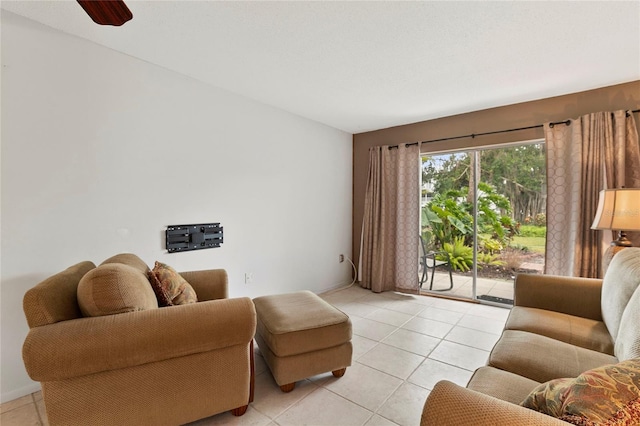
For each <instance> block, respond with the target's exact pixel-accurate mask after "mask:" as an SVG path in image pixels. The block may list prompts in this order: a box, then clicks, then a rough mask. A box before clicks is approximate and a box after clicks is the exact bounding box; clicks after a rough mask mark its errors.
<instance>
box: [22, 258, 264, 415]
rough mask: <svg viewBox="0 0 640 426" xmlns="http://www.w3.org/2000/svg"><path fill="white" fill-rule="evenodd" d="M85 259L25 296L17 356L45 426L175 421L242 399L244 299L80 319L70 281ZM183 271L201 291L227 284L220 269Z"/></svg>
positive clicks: (246, 394) (248, 325) (251, 318)
mask: <svg viewBox="0 0 640 426" xmlns="http://www.w3.org/2000/svg"><path fill="white" fill-rule="evenodd" d="M126 257H129V256H126ZM116 263H117V262H116ZM108 265H111V263H107V264H105V266H108ZM123 266H126V265H123ZM93 267H94V266H93V264H92V263H91V262H83V263H80V264H78V265H75V266H73V267H71V268H69V269H67V270H66V271H63V272H61V273H58V274H56V275H54V276H52V277H50V278H48V279H47V280H45V281H43V282H42V283H40V284H38V285H37V286H36V287H34V288H33V289H31V290H29V291H28V292H27V294H26V295H25V299H24V306H25V315H26V316H27V321H28V323H29V325H30V326H31V329H30V330H29V333H28V335H27V338H26V340H25V343H24V345H23V348H22V355H23V359H24V363H25V367H26V370H27V373H28V374H29V376H30V377H31V378H32V379H34V380H37V381H40V382H41V384H42V391H43V392H42V394H43V399H44V404H45V407H46V410H47V417H48V419H49V424H51V425H114V424H136V425H137V424H140V425H146V424H153V425H178V424H184V423H187V422H191V421H194V420H197V419H200V418H203V417H208V416H212V415H214V414H217V413H220V412H223V411H227V410H232V409H235V408H240V407H243V406H246V405H247V404H248V403H249V402H250V398H251V395H250V389H251V383H252V380H253V379H252V374H251V370H252V365H251V359H252V358H251V357H252V350H251V347H252V342H253V336H254V334H255V327H256V314H255V309H254V307H253V302H252V301H251V299H249V298H239V299H224V300H210V301H207V302H200V303H195V304H189V305H183V306H173V307H168V308H163V309H152V310H145V311H135V312H128V313H123V314H117V315H108V316H99V317H88V318H82V317H81V316H80V310H79V308H78V303H77V301H76V292H77V287H78V283H79V281H80V279H81V277H82V275H83V272H84V273H86V271H89V270H92V269H93ZM135 272H136V273H140V274H142V271H140V270H139V269H138V270H135ZM186 276H188V277H189V279H190V280H192V282H194V283H197V288H198V289H200V290H203V294H205V295H206V297H205V298H207V299H217V298H218V297H219V296H220V297H222V296H224V295H226V294H227V292H228V290H227V275H226V272H224V271H223V270H216V271H193V272H189V273H186ZM207 287H209V288H207ZM58 289H59V291H57V290H58ZM154 298H155V296H154ZM70 306H75V311H74V309H70V308H69V307H70ZM39 307H42V310H44V311H45V312H46V314H42V313H41V312H40V309H39ZM51 307H54V308H51ZM72 316H73V318H70V317H72Z"/></svg>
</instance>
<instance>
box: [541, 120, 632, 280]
mask: <svg viewBox="0 0 640 426" xmlns="http://www.w3.org/2000/svg"><path fill="white" fill-rule="evenodd" d="M544 131H545V138H546V150H547V246H546V259H545V273H547V274H554V275H566V276H579V277H601V276H602V261H601V260H602V252H603V244H602V235H601V234H600V233H599V231H595V230H592V229H591V223H592V222H593V218H594V217H595V213H596V210H597V207H598V194H599V192H600V190H602V189H608V188H620V187H623V186H624V187H626V188H639V187H640V142H639V141H638V132H637V130H636V124H635V120H634V118H633V115H632V114H626V113H625V111H616V112H614V113H612V112H598V113H593V114H587V115H584V116H582V117H580V118H578V119H575V120H571V122H570V124H569V125H564V124H559V125H555V126H554V125H551V124H550V123H546V124H545V125H544ZM607 238H608V237H607ZM636 238H638V237H637V235H634V236H632V240H633V239H636ZM608 241H611V239H608Z"/></svg>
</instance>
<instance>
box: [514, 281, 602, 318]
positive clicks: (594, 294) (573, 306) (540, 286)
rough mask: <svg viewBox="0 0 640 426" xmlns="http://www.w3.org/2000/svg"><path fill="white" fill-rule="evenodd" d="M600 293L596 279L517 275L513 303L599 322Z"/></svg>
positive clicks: (600, 312)
mask: <svg viewBox="0 0 640 426" xmlns="http://www.w3.org/2000/svg"><path fill="white" fill-rule="evenodd" d="M601 294H602V280H601V279H598V278H580V277H564V276H557V275H534V274H518V275H517V276H516V281H515V288H514V297H515V300H514V304H515V306H525V307H529V308H539V309H546V310H550V311H555V312H561V313H565V314H569V315H576V316H579V317H583V318H590V319H593V320H596V321H602V311H601V307H600V297H601Z"/></svg>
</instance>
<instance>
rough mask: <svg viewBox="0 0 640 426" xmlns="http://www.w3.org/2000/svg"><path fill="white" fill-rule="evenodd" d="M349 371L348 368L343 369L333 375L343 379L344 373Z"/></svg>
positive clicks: (333, 372) (335, 371)
mask: <svg viewBox="0 0 640 426" xmlns="http://www.w3.org/2000/svg"><path fill="white" fill-rule="evenodd" d="M346 371H347V368H346V367H345V368H341V369H340V370H333V371H332V372H331V373H332V374H333V377H342V376H344V373H345V372H346Z"/></svg>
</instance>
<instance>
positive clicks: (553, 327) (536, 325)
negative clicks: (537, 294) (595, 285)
mask: <svg viewBox="0 0 640 426" xmlns="http://www.w3.org/2000/svg"><path fill="white" fill-rule="evenodd" d="M505 329H506V330H521V331H529V332H531V333H535V334H540V335H542V336H547V337H551V338H552V339H556V340H560V341H562V342H566V343H571V344H572V345H576V346H580V347H581V348H586V349H591V350H594V351H598V352H603V353H606V354H609V355H613V340H612V339H611V335H610V334H609V330H607V327H606V326H605V325H604V323H603V322H602V321H596V320H592V319H588V318H583V317H578V316H575V315H567V314H563V313H560V312H554V311H549V310H546V309H537V308H526V307H523V306H515V307H513V308H512V309H511V313H510V314H509V318H508V319H507V323H506V325H505Z"/></svg>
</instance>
